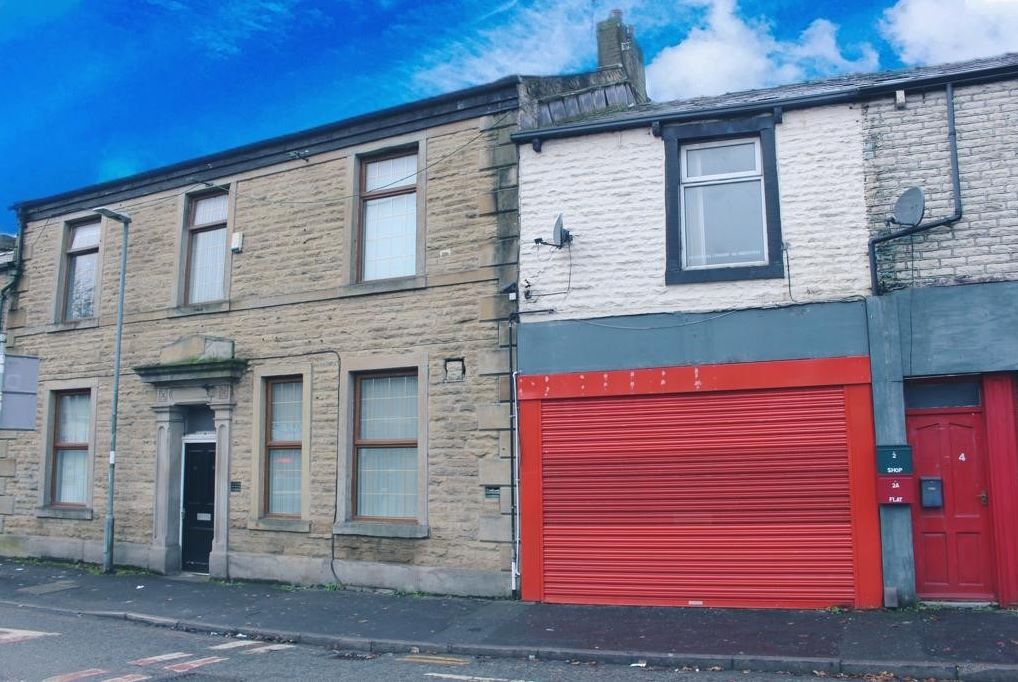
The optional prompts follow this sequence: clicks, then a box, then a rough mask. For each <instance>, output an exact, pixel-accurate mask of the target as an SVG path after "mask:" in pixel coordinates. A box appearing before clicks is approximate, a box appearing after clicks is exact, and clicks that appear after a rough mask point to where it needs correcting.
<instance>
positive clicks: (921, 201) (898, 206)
mask: <svg viewBox="0 0 1018 682" xmlns="http://www.w3.org/2000/svg"><path fill="white" fill-rule="evenodd" d="M925 210H926V198H925V197H924V196H923V191H922V189H920V188H919V187H909V188H908V189H906V190H905V191H904V192H902V193H901V196H900V197H898V200H897V201H896V202H894V212H893V213H892V217H893V218H894V222H896V223H897V224H899V225H909V226H915V225H918V224H919V223H920V222H921V221H922V219H923V212H924V211H925Z"/></svg>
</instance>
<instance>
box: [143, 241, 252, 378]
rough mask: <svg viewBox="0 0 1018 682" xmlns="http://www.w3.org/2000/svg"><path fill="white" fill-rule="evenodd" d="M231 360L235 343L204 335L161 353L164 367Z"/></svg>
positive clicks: (160, 358)
mask: <svg viewBox="0 0 1018 682" xmlns="http://www.w3.org/2000/svg"><path fill="white" fill-rule="evenodd" d="M128 253H130V251H128ZM231 358H233V341H231V340H229V339H222V338H217V337H214V336H205V335H204V334H193V335H191V336H185V337H183V338H180V339H178V340H176V341H174V342H173V343H171V344H170V345H168V346H165V347H164V348H163V349H162V350H160V351H159V363H160V364H163V365H176V364H180V363H184V362H193V361H195V360H229V359H231Z"/></svg>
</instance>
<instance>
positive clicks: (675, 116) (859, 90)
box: [510, 65, 1018, 144]
mask: <svg viewBox="0 0 1018 682" xmlns="http://www.w3.org/2000/svg"><path fill="white" fill-rule="evenodd" d="M1008 78H1018V66H1015V65H1009V66H1004V67H996V68H993V69H985V70H982V71H976V72H971V73H969V74H968V75H963V76H959V75H957V74H955V75H942V76H931V77H928V78H917V79H913V80H889V81H886V82H883V83H877V84H874V85H868V86H857V87H853V88H849V89H846V90H839V91H838V92H833V93H825V94H817V95H804V96H800V97H786V98H780V97H778V98H774V99H770V100H760V101H757V102H749V103H744V104H733V105H727V106H718V107H707V108H703V109H694V110H689V111H679V112H672V113H668V112H652V113H646V114H641V115H635V116H633V117H631V118H624V119H606V120H600V121H590V122H588V123H582V122H581V123H572V124H568V125H563V126H557V127H554V128H543V129H538V130H523V131H518V132H516V133H513V134H512V135H510V139H511V140H512V141H513V142H516V143H517V144H523V143H527V142H529V143H534V142H537V143H538V144H540V142H543V141H544V140H552V139H560V138H566V137H577V136H580V135H591V134H595V133H604V132H612V131H617V130H630V129H633V128H644V127H647V126H652V127H654V128H655V129H657V128H658V127H659V126H660V125H662V124H666V123H681V122H684V121H702V120H704V119H713V118H731V117H736V116H749V115H753V114H762V113H770V112H773V111H774V110H775V109H780V110H783V111H789V110H792V109H808V108H810V107H818V106H826V105H831V104H848V103H853V102H858V101H860V100H864V99H869V98H872V97H876V96H880V95H885V94H891V93H893V92H895V91H896V90H902V89H908V90H913V91H915V90H934V89H936V88H939V87H942V86H945V85H950V86H954V85H961V84H968V85H974V84H978V83H985V82H992V81H997V80H1006V79H1008Z"/></svg>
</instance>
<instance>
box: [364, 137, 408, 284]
mask: <svg viewBox="0 0 1018 682" xmlns="http://www.w3.org/2000/svg"><path fill="white" fill-rule="evenodd" d="M417 176H418V173H417V152H416V151H414V152H412V153H407V152H405V151H404V152H401V153H399V154H395V155H388V156H384V157H375V158H368V159H365V160H363V161H362V163H361V179H360V182H361V187H360V193H361V211H360V256H359V273H360V280H361V281H370V280H379V279H391V278H393V277H407V276H411V275H414V274H416V273H417Z"/></svg>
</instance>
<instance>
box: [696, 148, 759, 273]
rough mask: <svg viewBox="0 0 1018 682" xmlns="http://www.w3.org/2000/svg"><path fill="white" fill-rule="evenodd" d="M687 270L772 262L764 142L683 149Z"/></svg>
mask: <svg viewBox="0 0 1018 682" xmlns="http://www.w3.org/2000/svg"><path fill="white" fill-rule="evenodd" d="M681 165H682V180H681V196H680V197H679V202H680V205H681V222H682V268H683V269H684V270H691V269H694V268H718V267H721V268H724V267H732V266H740V265H764V264H765V263H767V225H766V219H765V216H764V192H763V188H764V182H763V171H762V170H761V168H760V165H761V164H760V141H759V140H756V139H740V140H731V141H725V142H706V143H703V144H692V145H688V146H683V147H682V161H681Z"/></svg>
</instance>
